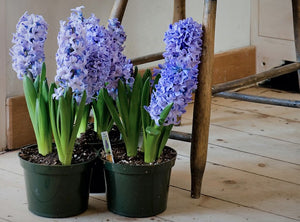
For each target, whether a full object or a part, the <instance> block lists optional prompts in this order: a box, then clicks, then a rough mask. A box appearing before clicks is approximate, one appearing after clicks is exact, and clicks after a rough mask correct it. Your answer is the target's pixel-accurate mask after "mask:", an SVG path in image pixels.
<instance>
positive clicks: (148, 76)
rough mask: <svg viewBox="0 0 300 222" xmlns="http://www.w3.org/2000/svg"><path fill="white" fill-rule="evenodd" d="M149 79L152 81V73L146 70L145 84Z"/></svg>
mask: <svg viewBox="0 0 300 222" xmlns="http://www.w3.org/2000/svg"><path fill="white" fill-rule="evenodd" d="M148 78H149V79H152V73H151V70H150V69H146V71H145V72H144V75H143V83H145V82H146V80H147V79H148Z"/></svg>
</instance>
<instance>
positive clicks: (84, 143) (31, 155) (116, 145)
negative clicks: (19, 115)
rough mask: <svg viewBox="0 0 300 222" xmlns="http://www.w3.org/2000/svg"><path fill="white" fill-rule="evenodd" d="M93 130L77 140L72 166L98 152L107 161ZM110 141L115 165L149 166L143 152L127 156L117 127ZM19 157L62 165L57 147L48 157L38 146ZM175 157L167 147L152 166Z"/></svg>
mask: <svg viewBox="0 0 300 222" xmlns="http://www.w3.org/2000/svg"><path fill="white" fill-rule="evenodd" d="M93 129H94V126H93V124H92V123H90V124H89V125H88V129H87V130H86V132H85V133H82V134H81V136H80V138H78V139H77V140H76V142H75V146H74V151H73V155H72V164H76V163H82V162H85V161H88V160H92V159H94V158H95V157H96V155H97V152H100V153H101V156H102V158H103V159H105V154H104V151H103V145H102V141H101V140H100V139H99V138H98V135H97V133H96V132H95V131H94V130H93ZM109 139H110V142H111V146H112V151H113V158H114V162H115V163H120V164H130V165H149V164H147V163H145V162H144V153H143V152H141V151H138V153H137V156H135V157H128V156H127V154H126V148H125V144H124V143H122V142H121V140H120V132H119V130H118V129H117V128H116V127H115V126H114V127H113V128H112V130H111V131H110V132H109ZM19 155H20V157H21V158H23V159H24V160H27V161H30V162H32V163H38V164H43V165H61V162H60V161H59V159H58V154H57V151H56V147H53V152H52V153H50V154H48V155H46V156H42V155H41V154H39V153H38V149H37V147H36V146H32V147H23V148H21V151H20V153H19ZM174 157H176V151H174V150H173V149H171V148H169V147H165V148H164V150H163V153H162V155H161V157H160V158H159V159H158V160H157V161H155V162H154V163H152V164H154V165H155V164H159V163H162V162H167V161H169V160H171V159H173V158H174Z"/></svg>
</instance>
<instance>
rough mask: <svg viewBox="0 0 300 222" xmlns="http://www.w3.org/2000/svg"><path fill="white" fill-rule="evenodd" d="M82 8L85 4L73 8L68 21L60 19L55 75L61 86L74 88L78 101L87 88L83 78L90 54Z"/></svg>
mask: <svg viewBox="0 0 300 222" xmlns="http://www.w3.org/2000/svg"><path fill="white" fill-rule="evenodd" d="M81 8H83V6H81V7H77V8H76V9H72V13H71V16H70V17H69V21H68V22H65V21H60V31H59V33H58V36H57V42H58V50H57V53H56V64H57V73H56V76H55V81H56V82H58V85H59V87H62V88H64V89H66V88H68V87H71V88H72V91H73V92H74V95H75V99H76V101H77V102H80V101H81V96H82V93H83V91H84V90H85V86H84V84H83V79H84V77H85V76H86V75H87V73H88V71H87V69H86V68H85V65H86V63H87V56H88V51H87V41H86V38H85V36H86V28H85V23H84V18H83V16H82V12H81Z"/></svg>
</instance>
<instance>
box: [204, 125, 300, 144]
mask: <svg viewBox="0 0 300 222" xmlns="http://www.w3.org/2000/svg"><path fill="white" fill-rule="evenodd" d="M210 125H212V126H216V127H220V128H223V129H229V130H233V131H237V132H241V133H245V134H248V135H251V136H252V135H254V136H259V137H263V138H268V139H273V140H277V141H281V142H286V143H290V144H295V145H300V143H297V142H292V141H288V140H283V139H279V138H275V137H272V136H266V135H261V134H257V133H251V132H246V131H243V130H239V129H234V128H231V127H227V126H222V125H218V124H215V123H211V124H210Z"/></svg>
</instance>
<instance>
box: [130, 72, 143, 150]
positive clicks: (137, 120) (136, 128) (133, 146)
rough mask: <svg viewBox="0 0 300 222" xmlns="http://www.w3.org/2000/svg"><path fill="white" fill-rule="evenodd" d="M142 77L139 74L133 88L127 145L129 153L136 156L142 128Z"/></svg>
mask: <svg viewBox="0 0 300 222" xmlns="http://www.w3.org/2000/svg"><path fill="white" fill-rule="evenodd" d="M142 84H143V83H142V77H141V75H140V74H137V76H136V77H135V81H134V84H133V88H132V94H131V98H130V101H129V126H128V127H127V129H128V138H129V139H128V140H129V143H128V144H127V145H126V150H127V155H128V156H136V154H137V147H138V140H139V135H140V130H141V124H142V120H141V94H142V92H141V91H142Z"/></svg>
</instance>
